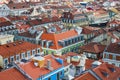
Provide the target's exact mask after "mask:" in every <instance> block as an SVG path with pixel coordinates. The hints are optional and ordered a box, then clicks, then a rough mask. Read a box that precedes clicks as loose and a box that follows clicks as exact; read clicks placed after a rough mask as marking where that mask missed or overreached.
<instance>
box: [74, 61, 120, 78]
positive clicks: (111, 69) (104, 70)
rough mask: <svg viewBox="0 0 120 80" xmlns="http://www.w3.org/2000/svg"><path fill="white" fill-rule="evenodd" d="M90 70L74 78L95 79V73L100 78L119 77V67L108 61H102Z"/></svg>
mask: <svg viewBox="0 0 120 80" xmlns="http://www.w3.org/2000/svg"><path fill="white" fill-rule="evenodd" d="M92 70H93V73H91V72H89V71H88V72H86V73H84V74H83V75H80V76H79V77H76V78H75V79H74V80H97V78H96V77H95V75H97V76H99V78H100V79H101V80H117V79H118V78H119V77H120V72H119V70H120V68H118V67H116V66H114V65H111V64H108V63H103V64H101V65H99V66H98V67H96V68H93V69H92Z"/></svg>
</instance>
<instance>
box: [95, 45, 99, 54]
mask: <svg viewBox="0 0 120 80" xmlns="http://www.w3.org/2000/svg"><path fill="white" fill-rule="evenodd" d="M94 49H95V52H96V53H99V52H100V50H99V48H98V45H97V44H95V45H94Z"/></svg>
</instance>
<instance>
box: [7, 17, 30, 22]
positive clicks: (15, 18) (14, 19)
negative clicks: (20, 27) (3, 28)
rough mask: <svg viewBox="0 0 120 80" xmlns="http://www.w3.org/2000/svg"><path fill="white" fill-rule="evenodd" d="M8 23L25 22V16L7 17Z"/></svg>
mask: <svg viewBox="0 0 120 80" xmlns="http://www.w3.org/2000/svg"><path fill="white" fill-rule="evenodd" d="M7 18H8V19H9V20H10V21H17V20H27V18H28V17H27V16H7Z"/></svg>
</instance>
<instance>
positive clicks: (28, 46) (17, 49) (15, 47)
mask: <svg viewBox="0 0 120 80" xmlns="http://www.w3.org/2000/svg"><path fill="white" fill-rule="evenodd" d="M36 47H40V46H37V45H35V44H32V43H29V42H25V41H16V42H12V43H8V44H5V45H0V55H1V56H2V57H3V58H8V57H10V56H13V55H16V54H20V53H22V52H26V51H29V50H33V49H36Z"/></svg>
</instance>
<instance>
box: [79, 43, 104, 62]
mask: <svg viewBox="0 0 120 80" xmlns="http://www.w3.org/2000/svg"><path fill="white" fill-rule="evenodd" d="M104 49H105V45H101V44H99V43H95V42H92V43H89V44H87V45H84V46H81V47H80V50H81V52H82V53H83V54H85V55H86V57H88V58H90V59H97V60H99V59H101V58H102V53H103V51H104Z"/></svg>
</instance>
